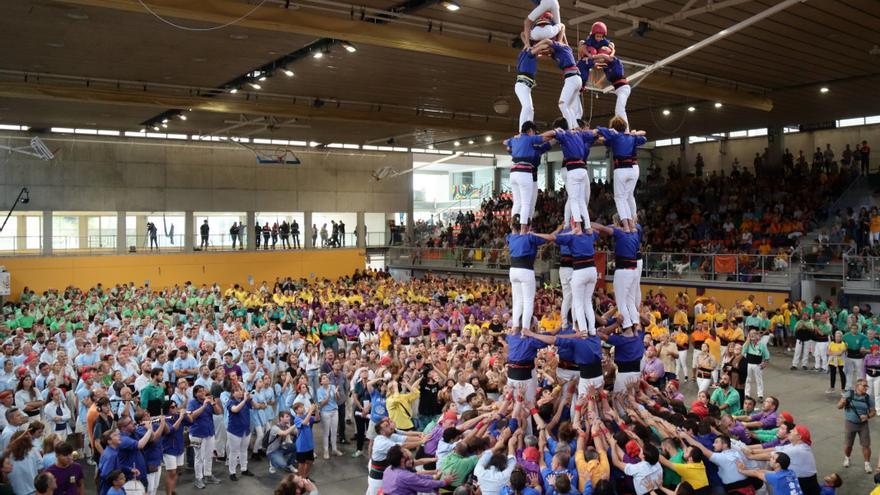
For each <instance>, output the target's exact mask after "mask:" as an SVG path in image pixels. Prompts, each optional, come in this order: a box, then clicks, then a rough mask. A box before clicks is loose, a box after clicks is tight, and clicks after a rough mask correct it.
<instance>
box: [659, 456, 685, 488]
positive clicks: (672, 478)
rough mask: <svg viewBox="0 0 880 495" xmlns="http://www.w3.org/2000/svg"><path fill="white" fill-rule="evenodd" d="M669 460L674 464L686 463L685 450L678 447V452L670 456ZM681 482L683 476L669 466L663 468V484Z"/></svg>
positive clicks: (669, 484) (673, 484)
mask: <svg viewBox="0 0 880 495" xmlns="http://www.w3.org/2000/svg"><path fill="white" fill-rule="evenodd" d="M669 462H672V463H674V464H684V451H683V450H681V449H678V452H677V453H676V454H675V455H674V456H672V457H670V458H669ZM679 483H681V476H679V475H678V473H676V472H675V471H673V470H671V469H669V468H665V467H664V468H663V486H676V485H678V484H679Z"/></svg>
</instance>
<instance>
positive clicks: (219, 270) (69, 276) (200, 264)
mask: <svg viewBox="0 0 880 495" xmlns="http://www.w3.org/2000/svg"><path fill="white" fill-rule="evenodd" d="M364 257H365V253H364V251H362V250H359V249H332V250H330V249H328V250H308V251H300V250H297V251H272V252H261V253H250V252H240V253H193V254H189V253H187V254H160V255H122V256H53V257H45V258H44V257H39V258H25V257H21V258H2V259H0V265H4V266H5V267H6V270H7V271H8V272H9V273H10V274H11V278H12V297H14V298H17V297H18V294H20V293H21V290H22V289H23V288H24V287H25V286H27V287H30V288H31V289H33V290H35V291H37V292H41V291H43V290H46V289H49V288H54V289H64V288H65V287H67V286H69V285H73V286H76V287H80V288H89V287H92V286H94V285H96V284H97V283H99V282H100V283H102V284H104V286H108V285H113V284H116V283H126V282H134V283H135V284H136V285H143V284H144V282H145V281H147V280H149V281H150V285H151V286H152V287H154V288H163V287H168V286H172V285H174V284H182V283H183V282H186V281H187V280H189V281H191V282H192V283H194V284H197V285H198V284H212V283H214V282H218V283H219V284H220V285H221V286H223V287H226V286H229V285H232V284H242V285H247V283H248V277H249V276H250V277H253V280H254V283H256V284H259V283H260V282H262V281H263V280H266V281H268V282H269V283H270V284H272V283H273V282H274V281H275V277H287V276H290V277H293V278H294V279H297V278H300V277H306V278H312V277H318V278H323V277H326V278H331V279H333V278H338V277H340V276H344V275H350V274H352V273H354V270H355V269H357V268H360V269H363V268H364Z"/></svg>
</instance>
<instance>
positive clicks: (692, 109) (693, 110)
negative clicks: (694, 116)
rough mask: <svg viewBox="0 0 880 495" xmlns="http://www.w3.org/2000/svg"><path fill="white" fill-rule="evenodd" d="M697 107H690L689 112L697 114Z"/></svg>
mask: <svg viewBox="0 0 880 495" xmlns="http://www.w3.org/2000/svg"><path fill="white" fill-rule="evenodd" d="M696 111H697V109H696V107H688V112H696Z"/></svg>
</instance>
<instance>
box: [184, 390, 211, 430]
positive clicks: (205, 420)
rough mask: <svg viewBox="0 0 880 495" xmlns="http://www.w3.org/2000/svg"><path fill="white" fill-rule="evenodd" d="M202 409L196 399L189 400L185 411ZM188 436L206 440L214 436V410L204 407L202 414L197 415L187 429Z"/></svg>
mask: <svg viewBox="0 0 880 495" xmlns="http://www.w3.org/2000/svg"><path fill="white" fill-rule="evenodd" d="M200 407H202V403H201V402H199V400H198V399H190V401H189V404H188V405H187V407H186V410H187V411H190V412H192V411H195V410H197V409H198V408H200ZM189 436H191V437H196V438H208V437H213V436H214V408H213V407H206V408H205V410H204V411H202V414H199V417H197V418H196V419H195V420H194V421H193V424H192V426H190V427H189Z"/></svg>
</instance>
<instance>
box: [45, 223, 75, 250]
mask: <svg viewBox="0 0 880 495" xmlns="http://www.w3.org/2000/svg"><path fill="white" fill-rule="evenodd" d="M79 246H80V236H79V217H75V216H66V215H65V216H62V215H54V216H52V249H79Z"/></svg>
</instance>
